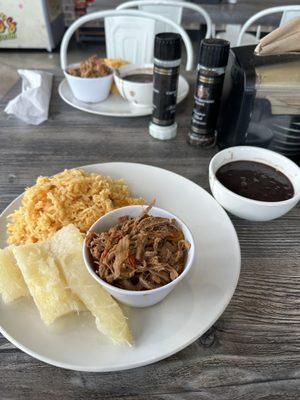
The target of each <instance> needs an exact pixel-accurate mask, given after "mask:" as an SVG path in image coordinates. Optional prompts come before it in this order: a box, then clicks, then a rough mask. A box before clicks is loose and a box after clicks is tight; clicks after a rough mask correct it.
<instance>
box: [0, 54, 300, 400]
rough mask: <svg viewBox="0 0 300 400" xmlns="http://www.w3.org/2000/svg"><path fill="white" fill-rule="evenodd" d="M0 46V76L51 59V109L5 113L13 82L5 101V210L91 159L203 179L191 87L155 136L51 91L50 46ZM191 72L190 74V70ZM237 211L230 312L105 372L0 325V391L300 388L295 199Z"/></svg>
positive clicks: (11, 394)
mask: <svg viewBox="0 0 300 400" xmlns="http://www.w3.org/2000/svg"><path fill="white" fill-rule="evenodd" d="M0 56H1V61H2V60H3V62H4V64H5V74H3V73H2V74H1V72H3V71H4V70H1V67H0V74H1V79H3V80H11V81H13V79H14V77H15V72H14V71H13V66H19V67H20V66H22V67H26V66H30V67H31V68H34V67H39V68H41V67H44V68H51V69H52V70H54V69H55V68H56V76H55V82H54V88H53V95H52V100H51V107H50V117H49V120H48V121H47V122H46V123H44V124H43V125H40V126H37V127H36V126H26V125H24V124H23V123H22V122H20V121H18V120H16V119H15V118H9V117H8V116H7V115H6V114H4V113H3V108H4V106H5V104H6V103H7V100H8V99H10V98H12V97H13V96H14V95H16V93H17V92H18V91H19V90H20V83H19V82H18V83H17V84H16V86H14V87H13V89H12V90H10V92H9V93H8V95H7V96H5V97H4V98H3V99H2V100H1V102H0V168H1V169H0V172H1V174H0V209H1V210H3V208H4V207H5V206H6V205H7V204H9V203H10V202H11V201H12V200H13V199H14V198H15V197H16V196H17V195H18V194H20V193H21V192H22V191H23V190H24V188H25V187H26V186H28V185H32V184H34V182H35V179H36V177H37V176H38V175H40V174H46V175H51V174H55V173H57V172H59V171H61V170H63V169H64V168H72V167H76V166H80V165H84V164H92V163H98V162H109V161H130V162H140V163H146V164H151V165H155V166H159V167H162V168H166V169H169V170H171V171H174V172H176V173H179V174H181V175H183V176H185V177H187V178H189V179H191V180H192V181H194V182H196V183H197V184H199V185H201V186H203V187H204V188H205V189H207V190H209V188H208V178H207V176H208V164H209V160H210V158H211V157H212V155H213V154H214V153H215V151H216V150H208V151H204V150H199V149H197V148H193V147H190V146H188V145H187V144H186V132H187V130H188V127H189V123H190V116H191V108H192V94H190V95H189V98H188V99H187V100H186V101H184V102H183V103H182V104H181V105H180V106H179V108H178V118H177V121H178V125H179V132H178V136H177V138H176V139H175V140H172V141H167V142H160V141H156V140H154V139H152V138H151V137H150V136H149V135H148V122H149V119H148V118H136V119H122V118H114V119H113V118H109V117H99V116H96V115H92V114H86V113H83V112H80V111H78V110H75V109H73V108H71V107H70V106H68V105H67V104H65V103H64V102H63V101H62V100H61V99H60V98H59V96H58V93H57V85H58V83H59V81H60V80H61V76H60V73H59V72H58V71H59V70H58V69H57V65H58V56H57V54H54V55H46V54H41V53H19V54H16V53H11V52H7V53H3V52H2V53H0ZM73 58H75V55H73ZM9 71H11V73H9ZM188 78H189V80H190V81H192V78H193V74H189V75H188ZM0 94H1V93H0ZM198 207H199V208H200V207H201V204H195V208H198ZM232 220H233V223H234V225H235V227H236V230H237V233H238V236H239V240H240V244H241V250H242V270H241V276H240V280H239V284H238V287H237V290H236V292H235V294H234V296H233V299H232V301H231V303H230V305H229V306H228V308H227V310H226V311H225V313H224V314H223V315H222V316H221V318H220V319H219V320H218V321H217V323H216V324H215V326H214V327H213V328H212V329H210V330H209V331H208V332H207V333H206V334H205V335H204V336H203V337H202V338H200V339H199V340H197V341H196V342H194V343H193V344H192V345H190V346H189V347H187V348H186V349H185V350H183V351H181V352H179V353H177V354H176V355H174V356H172V357H170V358H168V359H166V360H164V361H161V362H159V363H157V364H154V365H149V366H147V367H143V368H139V369H135V370H129V371H124V372H114V373H102V374H100V373H81V372H73V371H67V370H63V369H59V368H56V367H52V366H50V365H47V364H43V363H42V362H40V361H37V360H35V359H33V358H31V357H30V356H28V355H27V354H25V353H23V352H22V351H20V350H18V349H16V348H15V347H14V346H13V345H12V344H10V343H9V342H8V341H7V340H6V339H4V338H3V337H1V335H0V398H1V400H8V399H9V400H11V399H16V400H19V399H22V400H23V399H28V400H35V399H36V400H40V399H43V400H48V399H49V400H53V399H55V400H56V399H59V400H60V399H63V400H69V399H84V400H87V399H88V400H93V399H100V398H101V399H109V400H111V399H122V400H144V399H149V400H152V399H153V400H158V399H163V400H179V399H185V400H193V399H205V400H210V399H222V400H227V399H228V400H235V399H243V400H244V399H249V400H250V399H251V400H252V399H255V400H256V399H264V400H265V399H272V400H276V399H284V400H295V399H296V398H299V394H300V247H299V243H300V207H299V206H298V207H296V208H295V209H294V210H292V211H291V212H290V213H289V214H288V215H286V216H285V217H283V218H281V219H279V220H277V221H273V222H267V223H254V222H248V221H243V220H241V219H237V218H234V217H233V218H232ZM203 234H204V235H205V232H203ZM224 268H226V265H224ZM174 318H176V315H175V316H174ZM29 329H30V327H29Z"/></svg>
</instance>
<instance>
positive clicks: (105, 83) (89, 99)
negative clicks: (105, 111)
mask: <svg viewBox="0 0 300 400" xmlns="http://www.w3.org/2000/svg"><path fill="white" fill-rule="evenodd" d="M79 65H80V64H79V63H77V64H72V65H69V66H68V68H67V70H68V69H69V68H78V67H79ZM109 69H110V70H111V74H109V75H106V76H101V77H99V78H81V77H80V76H73V75H70V74H69V73H68V72H67V70H66V71H64V74H65V77H66V79H67V81H68V84H69V86H70V88H71V90H72V93H73V95H74V96H75V97H76V99H78V100H80V101H84V102H86V103H100V102H101V101H104V100H106V99H107V97H108V96H109V92H110V88H111V84H112V81H113V70H112V68H109Z"/></svg>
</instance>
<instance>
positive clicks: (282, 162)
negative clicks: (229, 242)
mask: <svg viewBox="0 0 300 400" xmlns="http://www.w3.org/2000/svg"><path fill="white" fill-rule="evenodd" d="M241 160H244V161H245V160H246V161H257V162H261V163H264V164H268V165H270V166H271V167H274V168H276V169H277V170H279V171H281V172H282V173H283V174H284V175H286V176H287V177H288V178H289V180H290V181H291V183H292V184H293V187H294V191H295V193H294V196H293V197H292V198H291V199H288V200H283V201H274V202H267V201H259V200H252V199H248V198H246V197H242V196H240V195H238V194H236V193H234V192H232V191H231V190H229V189H227V188H226V187H225V186H223V185H222V184H221V183H220V182H219V181H218V179H217V177H216V172H217V170H218V169H219V168H220V167H221V166H222V165H224V164H227V163H229V162H231V161H241ZM209 184H210V189H211V191H212V194H213V196H214V198H215V199H216V200H217V201H218V203H220V204H221V206H222V207H224V208H225V209H226V210H227V211H229V212H231V213H232V214H234V215H236V216H237V217H240V218H244V219H248V220H250V221H270V220H272V219H275V218H278V217H281V216H282V215H284V214H286V213H287V212H288V211H289V210H291V209H292V208H293V207H294V206H295V205H296V204H297V203H298V201H299V200H300V168H299V167H298V166H297V165H296V164H295V163H294V162H293V161H291V160H289V159H288V158H287V157H284V156H283V155H281V154H279V153H275V152H274V151H271V150H266V149H263V148H261V147H254V146H236V147H230V148H228V149H225V150H222V151H220V152H219V153H217V154H216V155H215V156H214V157H213V158H212V159H211V161H210V164H209Z"/></svg>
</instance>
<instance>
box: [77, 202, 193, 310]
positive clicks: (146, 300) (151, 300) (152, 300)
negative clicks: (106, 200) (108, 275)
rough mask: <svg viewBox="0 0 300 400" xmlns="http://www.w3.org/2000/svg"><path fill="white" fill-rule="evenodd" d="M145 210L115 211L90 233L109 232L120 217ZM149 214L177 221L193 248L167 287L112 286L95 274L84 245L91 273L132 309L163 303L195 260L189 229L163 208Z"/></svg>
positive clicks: (154, 209)
mask: <svg viewBox="0 0 300 400" xmlns="http://www.w3.org/2000/svg"><path fill="white" fill-rule="evenodd" d="M144 208H145V206H128V207H122V208H118V209H116V210H113V211H111V212H109V213H108V214H106V215H104V216H103V217H101V218H100V219H98V221H96V222H95V223H94V224H93V225H92V226H91V228H90V229H89V232H103V231H107V230H108V229H109V228H110V227H111V226H113V225H115V224H116V223H117V222H118V220H119V218H120V217H122V216H124V215H130V216H132V217H135V216H137V215H139V214H140V213H141V212H142V210H143V209H144ZM149 214H150V215H153V216H157V217H164V218H174V219H175V220H176V221H177V223H178V225H179V226H180V228H181V229H182V232H183V234H184V237H185V239H186V240H187V241H188V242H189V243H190V244H191V248H190V249H189V251H188V256H187V260H186V263H185V267H184V270H183V272H182V273H181V274H180V275H179V276H178V277H177V278H176V279H174V281H172V282H170V283H168V284H167V285H165V286H161V287H159V288H157V289H152V290H141V291H133V290H126V289H120V288H118V287H115V286H113V285H110V284H109V283H107V282H105V281H104V280H103V279H101V278H100V277H99V276H98V275H97V274H96V273H95V272H94V269H93V266H92V263H91V260H90V257H89V253H88V249H87V246H86V243H85V241H84V243H83V258H84V261H85V265H86V267H87V269H88V271H89V273H90V274H91V275H92V277H93V278H94V279H95V280H96V281H97V282H99V284H100V285H101V286H103V287H104V288H105V289H106V290H107V291H108V292H109V293H110V294H111V295H112V296H113V297H115V298H116V299H117V300H119V301H120V302H121V303H124V304H126V305H129V306H131V307H149V306H152V305H154V304H156V303H159V302H160V301H162V300H163V299H164V298H165V297H166V296H167V295H168V294H169V293H170V292H171V291H172V290H173V289H174V288H175V286H176V285H178V283H179V282H180V281H182V279H184V278H185V276H186V275H187V273H188V272H189V270H190V268H191V266H192V263H193V260H194V254H195V244H194V240H193V236H192V234H191V232H190V230H189V229H188V227H187V226H186V225H185V224H184V223H183V222H182V221H181V220H180V219H179V218H178V217H176V216H175V215H174V214H171V213H170V212H168V211H166V210H163V209H161V208H158V207H152V209H151V211H150V212H149Z"/></svg>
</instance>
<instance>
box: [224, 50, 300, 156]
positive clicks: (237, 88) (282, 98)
mask: <svg viewBox="0 0 300 400" xmlns="http://www.w3.org/2000/svg"><path fill="white" fill-rule="evenodd" d="M253 51H254V46H243V47H236V48H232V49H231V52H230V56H229V63H228V67H227V70H226V76H225V81H224V87H223V94H222V102H221V110H220V115H219V120H218V136H217V143H218V146H219V147H220V148H226V147H231V146H239V145H248V146H249V145H252V146H259V147H265V148H268V149H270V150H274V151H276V152H279V153H281V154H284V155H285V156H287V157H289V158H291V159H293V160H294V161H296V162H300V54H299V53H294V54H284V55H276V56H255V55H254V52H253Z"/></svg>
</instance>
